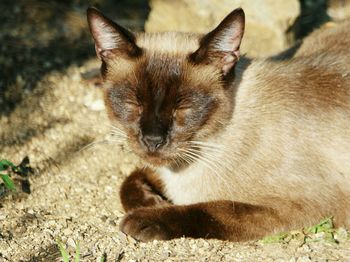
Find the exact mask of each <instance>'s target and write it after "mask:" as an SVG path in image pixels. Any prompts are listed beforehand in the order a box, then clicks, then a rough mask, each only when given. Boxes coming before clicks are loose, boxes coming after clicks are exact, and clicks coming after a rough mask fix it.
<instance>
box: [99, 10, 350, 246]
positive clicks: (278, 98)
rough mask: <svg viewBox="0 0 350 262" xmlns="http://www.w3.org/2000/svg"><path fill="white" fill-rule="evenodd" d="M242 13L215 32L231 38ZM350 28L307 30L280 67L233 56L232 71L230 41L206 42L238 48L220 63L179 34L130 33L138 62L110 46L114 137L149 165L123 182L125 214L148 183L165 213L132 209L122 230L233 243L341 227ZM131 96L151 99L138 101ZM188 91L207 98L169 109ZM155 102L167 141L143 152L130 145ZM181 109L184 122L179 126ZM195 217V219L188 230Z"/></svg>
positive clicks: (349, 158)
mask: <svg viewBox="0 0 350 262" xmlns="http://www.w3.org/2000/svg"><path fill="white" fill-rule="evenodd" d="M235 12H236V13H235ZM242 12H243V11H241V10H238V11H234V12H232V13H231V14H230V15H229V16H228V17H227V18H226V20H224V23H222V24H220V25H219V26H218V28H217V29H215V30H218V31H219V32H224V33H225V32H226V33H227V32H228V33H229V32H231V31H230V30H231V29H232V28H231V29H230V30H229V29H227V28H226V27H229V26H230V23H231V24H232V23H233V24H234V26H235V28H241V29H240V30H243V28H244V26H243V25H242V23H244V16H243V14H242ZM232 21H233V22H232ZM349 26H350V24H349V23H344V24H342V25H339V26H337V27H334V28H330V29H327V30H320V31H318V32H315V33H313V34H311V35H310V36H309V37H308V38H307V39H305V41H304V43H302V44H301V46H300V48H299V50H297V52H296V53H295V55H294V57H291V58H290V59H288V60H287V59H284V58H283V57H282V56H280V57H275V58H271V59H263V60H252V61H251V60H248V59H244V58H243V59H241V60H240V61H238V63H237V64H236V62H237V60H238V55H239V44H240V42H235V44H234V45H227V42H226V43H221V45H215V46H216V47H218V46H219V47H220V46H222V47H225V49H226V48H228V47H230V46H234V47H235V48H237V50H231V51H230V53H229V55H228V56H227V53H225V50H221V51H220V50H219V51H217V50H215V52H214V51H213V50H210V48H211V47H212V46H213V45H212V43H211V42H210V41H211V38H206V37H204V38H202V36H198V35H193V34H181V33H158V34H138V35H136V37H135V43H136V45H137V46H138V47H139V48H140V50H142V52H140V53H138V55H126V51H125V50H112V51H110V52H109V54H108V56H107V57H102V60H103V63H105V66H104V67H103V68H102V69H103V75H104V80H105V94H106V95H105V101H106V105H107V109H108V113H109V116H110V118H111V120H112V122H113V125H114V126H115V128H117V129H114V130H115V134H116V136H117V137H118V138H119V141H121V140H120V139H123V142H127V143H128V144H129V145H130V147H131V149H132V150H133V151H134V152H135V153H136V154H138V155H139V156H140V158H141V159H143V160H144V162H145V163H146V164H148V165H151V166H153V167H155V168H154V169H153V170H146V171H140V170H139V171H135V172H136V173H135V174H136V175H137V176H136V175H135V176H133V175H132V176H131V177H132V178H133V179H134V180H133V182H130V181H129V182H130V183H129V182H128V180H126V182H125V183H124V184H123V186H122V188H123V190H122V191H121V197H122V202H123V203H128V204H127V206H125V209H126V210H130V209H132V208H133V205H134V207H139V206H138V203H142V199H139V200H138V199H137V198H135V199H134V200H133V201H131V199H132V193H131V192H133V190H134V189H135V188H136V187H137V188H141V189H140V190H141V193H142V192H143V193H145V195H149V194H150V191H149V189H147V190H145V191H142V190H143V189H142V187H138V186H139V185H140V184H141V185H142V183H145V184H147V185H152V186H153V185H154V189H152V190H154V192H153V194H154V195H160V196H162V197H164V199H167V201H168V203H169V205H170V207H167V208H164V207H159V206H157V203H156V202H155V203H154V207H153V209H151V208H147V209H139V210H136V211H133V212H130V213H128V215H127V216H126V218H125V219H124V220H123V223H122V224H121V229H122V230H123V231H124V232H126V233H129V234H131V235H133V236H134V237H135V238H138V239H140V240H144V241H148V240H152V239H170V238H174V237H179V236H182V235H186V236H191V237H216V238H221V239H230V240H237V241H241V240H247V239H253V238H257V237H261V236H264V235H266V234H273V233H274V232H280V231H284V230H290V229H293V228H296V227H303V226H308V225H311V224H313V223H316V222H317V221H319V220H320V219H322V218H324V217H329V216H333V217H334V221H335V222H336V224H337V225H346V226H350V150H349V149H350V131H349V130H350V129H349V127H350V69H349V65H350V55H349V46H350V40H349V39H350V33H349V30H348V28H349ZM226 29H227V30H226ZM222 30H224V31H222ZM215 32H216V31H214V33H210V34H208V35H209V36H212V35H213V34H214V35H215ZM235 32H236V31H235ZM242 34H243V32H238V33H237V34H235V35H234V37H235V38H234V39H237V37H240V38H241V37H242ZM221 35H222V34H221ZM223 35H224V36H226V37H228V36H229V34H223ZM200 39H202V41H201V42H200ZM203 39H204V40H205V41H203ZM234 39H228V40H230V41H233V40H234ZM215 40H216V41H219V40H220V39H219V40H218V39H215ZM220 41H225V39H224V40H222V39H221V40H220ZM239 41H240V40H239ZM207 42H208V43H207ZM200 45H204V47H206V45H207V48H208V49H205V48H204V49H201V48H202V46H200ZM198 50H199V51H198ZM208 50H209V51H208ZM193 54H194V55H198V56H200V57H199V58H198V57H193ZM225 59H226V60H229V61H231V62H229V63H228V64H225V61H226V60H225ZM232 61H233V62H232ZM227 72H228V73H227ZM226 73H227V75H226ZM170 80H171V81H170ZM167 87H171V88H170V89H167ZM113 90H114V91H113ZM140 90H141V91H145V90H148V91H147V92H149V94H151V95H149V96H145V97H147V98H146V99H140V98H138V97H137V95H136V94H138V92H139V91H140ZM157 90H159V92H160V93H157ZM186 91H192V93H187V94H186V95H187V96H188V97H187V98H190V99H196V97H198V93H197V94H196V92H199V93H201V94H204V96H203V97H205V99H204V98H203V101H202V103H201V101H200V102H199V103H198V104H197V105H196V106H194V103H189V104H188V103H187V104H186V107H185V109H184V111H182V110H181V103H180V105H178V104H176V103H175V101H176V98H177V97H179V96H181V94H182V92H183V93H186ZM145 92H146V91H145ZM147 92H146V93H147ZM111 94H114V95H111ZM190 94H192V95H190ZM163 96H165V99H167V100H166V101H167V102H166V103H165V104H164V105H162V106H164V110H161V111H160V112H161V113H164V119H165V121H168V122H167V123H168V125H169V127H170V129H169V136H168V139H169V141H168V143H167V144H166V145H165V146H163V147H162V148H161V149H160V150H158V151H157V152H155V153H150V152H148V151H147V150H145V148H144V147H143V146H142V144H141V143H140V139H139V137H140V132H141V130H142V125H141V124H140V119H141V118H142V117H143V116H144V114H149V113H146V112H147V110H146V109H145V108H147V107H148V106H150V105H151V104H152V103H154V101H153V99H154V98H159V97H162V99H163ZM121 97H123V98H121ZM162 99H160V100H162ZM208 99H209V100H210V101H213V104H212V106H211V107H210V108H209V109H208V110H207V112H206V114H205V116H202V115H201V112H199V111H198V107H199V106H200V105H201V104H203V103H205V102H206V101H209V100H208ZM155 101H157V100H155ZM186 110H189V112H190V113H191V110H192V113H193V116H194V117H193V119H192V120H191V121H188V122H187V123H184V121H183V120H184V118H185V117H186V114H187V113H188V111H186ZM196 110H197V111H196ZM197 120H198V121H197ZM155 179H157V183H154V182H152V181H154V180H155ZM158 180H159V181H158ZM135 181H136V182H135ZM134 187H135V188H134ZM127 192H130V195H129V194H128V193H127ZM146 193H147V194H146ZM141 196H142V194H141ZM129 200H130V201H129ZM224 200H225V201H224ZM132 203H133V204H132ZM198 203H200V204H198ZM193 210H196V212H197V211H198V210H199V211H200V213H199V214H200V215H198V217H196V220H195V221H197V222H195V223H194V221H193V216H192V215H193V213H191V212H192V211H193ZM186 212H187V213H186ZM179 214H180V215H179ZM187 214H188V216H186V215H187ZM196 214H197V213H196ZM177 216H180V217H181V219H178V220H177V219H174V218H176V217H177ZM147 221H148V222H147ZM159 221H160V222H159ZM213 221H216V222H217V224H215V223H214V222H213ZM143 223H145V224H143ZM147 223H148V224H147ZM167 223H170V224H169V225H168V224H167ZM196 223H197V224H196ZM198 223H200V226H198ZM213 223H214V225H213ZM207 224H208V226H207ZM209 224H210V226H209ZM140 225H143V227H141V226H140ZM152 225H153V226H154V225H156V226H154V227H152ZM162 225H166V226H165V227H162ZM184 225H186V228H184ZM190 226H193V228H192V229H193V230H192V231H191V230H190V231H186V230H188V228H189V227H190ZM144 228H147V229H148V231H147V233H146V232H144V231H143V229H144ZM167 228H176V230H177V231H176V232H175V231H172V232H169V231H167ZM213 228H215V230H217V231H218V232H213V231H212V230H213ZM152 230H153V231H152Z"/></svg>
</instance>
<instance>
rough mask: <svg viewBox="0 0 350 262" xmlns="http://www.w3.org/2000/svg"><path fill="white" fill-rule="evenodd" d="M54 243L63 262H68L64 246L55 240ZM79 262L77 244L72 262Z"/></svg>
mask: <svg viewBox="0 0 350 262" xmlns="http://www.w3.org/2000/svg"><path fill="white" fill-rule="evenodd" d="M56 242H57V245H58V248H59V249H60V253H61V256H62V260H63V262H69V255H68V252H67V250H66V249H65V247H64V245H63V244H62V242H61V241H59V240H57V241H56ZM79 261H80V247H79V244H76V245H75V257H74V262H79Z"/></svg>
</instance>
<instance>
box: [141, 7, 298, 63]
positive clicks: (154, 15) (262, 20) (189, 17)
mask: <svg viewBox="0 0 350 262" xmlns="http://www.w3.org/2000/svg"><path fill="white" fill-rule="evenodd" d="M150 6H151V9H152V10H151V13H150V15H149V18H148V20H147V22H146V25H145V29H146V32H162V31H184V32H198V33H205V32H209V31H210V30H211V29H213V28H214V27H215V26H216V25H218V23H219V22H220V21H221V20H222V19H223V18H224V17H225V16H226V15H227V14H228V13H229V12H230V11H232V10H233V9H235V8H237V7H242V8H243V9H244V11H245V13H246V31H245V36H244V40H243V43H242V51H243V53H245V52H247V53H248V55H250V56H260V57H261V56H267V55H271V54H275V53H278V52H280V51H282V50H284V49H285V48H286V47H288V41H287V36H286V31H287V30H288V28H289V27H290V26H291V25H292V24H293V23H294V21H295V19H296V18H297V16H298V15H299V12H300V10H299V9H300V6H299V1H297V0H286V1H280V0H266V1H259V0H245V1H243V0H177V1H171V0H151V1H150Z"/></svg>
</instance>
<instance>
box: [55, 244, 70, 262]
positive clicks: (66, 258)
mask: <svg viewBox="0 0 350 262" xmlns="http://www.w3.org/2000/svg"><path fill="white" fill-rule="evenodd" d="M57 244H58V247H59V249H60V252H61V256H62V259H63V262H69V255H68V252H67V250H66V249H65V248H64V246H63V244H62V243H61V241H57Z"/></svg>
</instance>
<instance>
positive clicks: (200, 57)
mask: <svg viewBox="0 0 350 262" xmlns="http://www.w3.org/2000/svg"><path fill="white" fill-rule="evenodd" d="M244 23H245V15H244V11H243V9H241V8H237V9H235V10H233V11H232V12H231V13H230V14H228V15H227V16H226V17H225V19H224V20H223V21H222V22H221V23H220V24H219V25H218V26H217V27H216V28H215V29H214V30H213V31H211V32H210V33H208V34H207V35H205V36H204V37H203V38H202V39H201V40H200V46H199V48H198V49H197V51H196V52H194V53H193V54H192V55H191V56H190V58H191V59H192V61H194V62H195V63H206V64H214V65H215V66H217V67H219V68H220V70H222V73H223V74H224V75H227V74H228V73H229V72H230V70H231V69H232V68H233V66H234V65H235V64H236V63H237V61H238V59H239V56H240V52H239V48H240V45H241V40H242V37H243V33H244Z"/></svg>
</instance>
